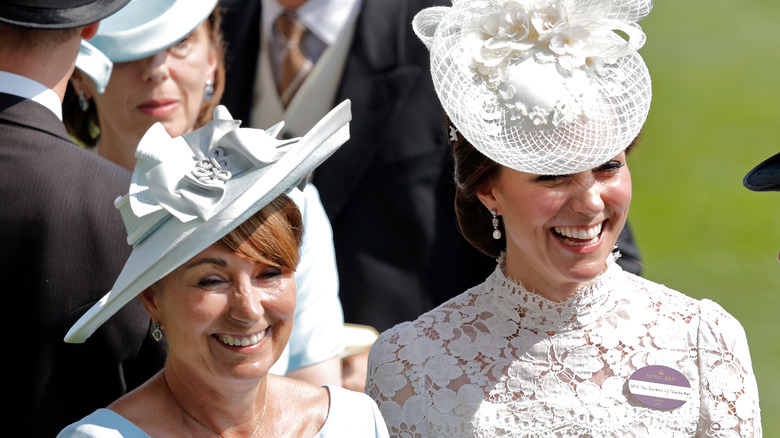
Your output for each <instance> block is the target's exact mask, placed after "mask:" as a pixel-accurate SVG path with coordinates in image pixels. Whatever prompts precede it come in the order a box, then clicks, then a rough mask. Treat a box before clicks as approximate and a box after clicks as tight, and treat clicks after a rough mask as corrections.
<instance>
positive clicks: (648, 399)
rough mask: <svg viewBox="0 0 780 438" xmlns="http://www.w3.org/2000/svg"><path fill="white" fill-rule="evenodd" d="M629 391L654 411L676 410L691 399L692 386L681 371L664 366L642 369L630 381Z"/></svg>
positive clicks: (651, 366)
mask: <svg viewBox="0 0 780 438" xmlns="http://www.w3.org/2000/svg"><path fill="white" fill-rule="evenodd" d="M628 391H629V392H630V393H631V395H632V396H633V397H634V398H635V399H636V400H637V401H638V402H639V403H642V404H643V405H645V406H647V407H649V408H653V409H674V408H678V407H680V406H682V405H684V404H685V402H687V401H688V400H690V399H691V394H692V393H691V384H690V382H688V379H686V378H685V376H683V375H682V373H680V372H679V371H677V370H675V369H672V368H669V367H665V366H663V365H650V366H646V367H643V368H640V369H638V370H636V371H635V372H634V374H632V375H631V377H630V378H629V379H628Z"/></svg>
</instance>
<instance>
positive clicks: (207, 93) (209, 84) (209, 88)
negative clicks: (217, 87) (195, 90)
mask: <svg viewBox="0 0 780 438" xmlns="http://www.w3.org/2000/svg"><path fill="white" fill-rule="evenodd" d="M213 95H214V81H212V80H211V79H206V87H205V88H204V89H203V99H205V100H211V96H213Z"/></svg>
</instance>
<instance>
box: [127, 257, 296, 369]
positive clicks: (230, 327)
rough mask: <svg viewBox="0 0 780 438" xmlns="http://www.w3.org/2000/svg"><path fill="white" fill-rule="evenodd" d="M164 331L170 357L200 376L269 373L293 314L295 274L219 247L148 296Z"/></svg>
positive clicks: (148, 305)
mask: <svg viewBox="0 0 780 438" xmlns="http://www.w3.org/2000/svg"><path fill="white" fill-rule="evenodd" d="M141 297H142V302H143V303H144V305H145V306H146V308H147V310H148V311H149V313H150V314H151V316H152V319H153V320H155V321H159V322H160V323H161V326H162V328H163V329H164V331H165V336H166V338H167V340H168V345H169V356H168V362H169V363H170V364H171V365H173V366H177V367H178V369H179V370H182V369H187V370H190V372H191V373H194V374H195V375H198V376H199V377H200V378H201V379H214V378H223V379H224V378H231V379H255V378H261V377H263V376H265V374H266V373H267V372H268V370H269V369H270V368H271V365H273V363H274V362H276V360H277V359H278V358H279V356H280V355H281V354H282V350H283V349H284V347H285V345H286V344H287V340H288V339H289V337H290V331H291V329H292V323H293V314H294V311H295V280H294V276H293V271H292V270H290V269H288V268H283V267H277V266H273V265H269V264H266V263H262V262H260V261H257V260H254V259H251V258H249V257H246V256H244V255H240V254H237V253H236V252H234V251H232V250H230V249H228V248H227V247H225V246H223V245H222V244H220V243H217V244H214V245H212V246H210V247H209V248H207V249H206V250H205V251H203V252H201V253H200V254H198V255H197V256H195V257H193V258H192V259H191V260H189V261H188V262H187V263H185V264H183V265H182V266H180V267H178V268H177V269H176V270H174V271H173V272H171V273H170V274H168V275H167V276H166V277H165V278H163V279H162V280H160V281H159V282H157V283H156V284H155V285H154V286H153V287H151V288H150V289H148V290H147V291H146V292H144V293H143V294H142V295H141Z"/></svg>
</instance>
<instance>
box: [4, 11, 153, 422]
mask: <svg viewBox="0 0 780 438" xmlns="http://www.w3.org/2000/svg"><path fill="white" fill-rule="evenodd" d="M125 3H127V1H126V0H118V1H111V0H100V1H89V0H87V1H85V0H62V1H58V2H49V1H40V0H14V1H4V2H2V3H0V136H1V137H2V139H3V147H2V148H0V197H2V199H3V206H2V208H0V227H1V228H2V229H3V233H2V235H0V275H2V277H3V278H4V279H5V286H6V287H7V289H6V291H7V292H8V293H7V294H6V296H5V298H4V303H3V309H4V320H5V321H6V322H7V323H8V324H9V325H10V326H12V327H14V331H16V333H17V334H16V335H13V336H10V339H9V340H8V342H9V344H7V345H8V348H9V349H10V351H13V357H12V358H9V360H7V361H6V365H5V366H4V372H5V373H7V374H6V379H5V381H6V382H7V383H6V384H5V386H4V387H5V390H6V391H7V393H8V394H11V395H12V397H13V401H12V402H11V403H10V405H9V408H8V409H6V411H5V412H6V418H7V419H8V420H9V421H8V423H9V424H8V425H7V429H6V431H5V432H4V433H6V434H8V435H13V436H36V437H38V436H40V437H51V436H54V435H55V434H56V432H57V431H58V430H59V429H61V428H62V427H64V426H65V425H67V424H68V423H70V422H72V421H75V420H76V419H78V418H80V417H81V416H83V415H85V414H87V413H89V412H91V411H92V410H94V409H95V408H97V407H100V406H104V405H105V404H107V403H110V401H111V400H114V399H116V398H117V397H120V396H121V395H122V394H124V393H125V392H126V391H128V390H130V389H132V388H134V387H135V386H137V385H138V384H140V383H142V382H143V381H144V380H146V378H148V376H149V375H150V373H154V370H155V369H159V368H160V366H162V363H163V360H164V358H163V350H162V349H161V348H160V347H159V346H157V345H154V342H153V341H152V340H151V336H149V327H150V321H149V317H148V315H146V314H145V312H144V310H143V308H142V307H141V305H140V303H138V302H133V303H130V304H129V305H128V306H127V307H125V308H124V309H123V310H122V311H121V312H119V314H117V317H116V318H114V320H113V321H111V322H110V323H108V324H106V325H105V326H104V327H102V328H101V329H100V330H98V331H97V332H96V333H95V335H94V341H93V343H92V344H91V345H86V346H75V345H68V344H65V343H64V342H62V339H63V337H64V336H65V333H66V332H67V328H68V326H70V325H71V324H73V322H74V321H75V320H76V318H78V316H79V315H80V314H81V313H82V312H83V311H84V310H86V309H87V308H89V307H90V306H92V304H94V303H95V301H97V300H98V299H99V298H100V297H101V296H103V294H105V291H107V290H109V288H110V287H111V284H112V283H113V280H114V278H115V277H116V275H117V274H118V273H119V271H120V270H121V268H122V265H123V263H124V262H125V260H126V259H127V256H128V255H129V253H130V248H129V247H128V246H127V243H126V242H125V232H124V225H123V224H122V220H121V218H120V217H119V215H118V214H117V213H116V210H115V209H114V208H113V207H112V203H113V200H114V199H116V197H117V196H120V195H121V194H122V193H123V192H125V191H126V190H127V186H128V184H129V182H130V172H128V171H127V170H125V169H123V168H121V167H119V166H116V165H114V164H113V163H110V162H108V161H106V160H103V159H101V158H99V157H97V156H96V155H94V154H92V153H89V152H87V151H84V150H83V149H82V148H80V147H78V146H77V145H76V144H74V143H73V142H72V141H70V139H69V138H68V134H67V132H66V131H65V127H64V126H63V124H62V99H63V97H64V95H65V88H66V86H67V82H68V78H69V77H70V75H71V72H72V71H73V63H74V61H75V60H76V55H77V54H78V51H79V45H80V43H81V41H82V39H87V38H91V37H92V36H93V35H94V34H95V32H96V31H97V28H98V21H99V20H101V19H103V18H105V17H106V16H108V15H110V14H112V13H114V12H115V11H116V10H118V9H119V8H121V7H122V6H123V5H124V4H125Z"/></svg>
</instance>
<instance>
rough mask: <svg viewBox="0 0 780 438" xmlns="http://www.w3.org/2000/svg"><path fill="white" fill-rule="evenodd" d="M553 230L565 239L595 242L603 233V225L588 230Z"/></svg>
mask: <svg viewBox="0 0 780 438" xmlns="http://www.w3.org/2000/svg"><path fill="white" fill-rule="evenodd" d="M553 229H554V230H555V232H556V233H558V234H560V235H562V236H564V237H570V238H572V239H580V240H593V239H595V238H596V237H598V235H599V233H601V224H600V223H599V224H598V225H596V226H594V227H591V228H588V229H587V230H583V229H581V228H572V227H554V228H553Z"/></svg>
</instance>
